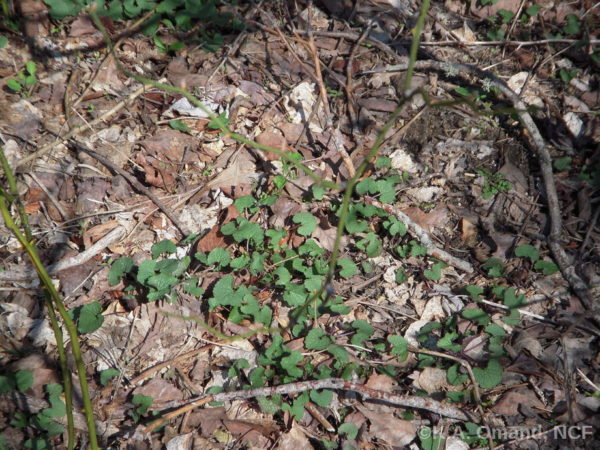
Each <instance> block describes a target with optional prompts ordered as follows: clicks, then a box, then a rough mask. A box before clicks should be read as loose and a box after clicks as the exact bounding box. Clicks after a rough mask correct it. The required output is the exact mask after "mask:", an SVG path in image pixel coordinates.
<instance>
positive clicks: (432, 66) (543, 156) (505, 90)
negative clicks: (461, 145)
mask: <svg viewBox="0 0 600 450" xmlns="http://www.w3.org/2000/svg"><path fill="white" fill-rule="evenodd" d="M407 68H408V64H398V65H394V66H389V67H386V68H385V69H384V70H385V71H386V72H394V71H398V72H400V71H404V70H406V69H407ZM415 68H416V69H419V70H437V71H442V72H445V73H451V74H454V75H458V73H459V72H465V73H468V74H470V75H473V76H475V77H477V78H478V79H479V80H481V81H484V80H488V82H489V83H490V84H491V85H492V86H494V87H496V88H497V89H499V90H500V92H501V93H502V94H503V95H504V96H505V97H506V98H508V99H509V100H510V101H511V103H512V104H513V107H514V108H515V113H516V114H517V115H518V116H519V119H520V120H521V122H522V123H523V126H524V127H525V128H526V130H527V132H528V135H529V138H530V142H531V145H532V147H533V149H534V150H535V151H536V153H537V156H538V161H539V163H540V169H541V172H542V179H543V182H544V190H545V193H546V201H547V204H548V213H549V215H550V232H549V233H548V236H547V242H548V247H549V248H550V251H551V252H552V255H553V257H554V260H555V261H556V264H557V265H558V267H559V268H560V271H561V273H562V275H563V277H564V278H565V279H566V280H567V282H568V283H569V285H570V286H571V289H573V292H575V294H576V295H577V297H578V298H579V299H580V300H581V303H582V304H583V305H584V307H585V308H586V309H588V310H590V311H591V312H592V315H593V317H594V318H595V319H596V320H597V321H600V302H598V301H596V302H594V299H593V298H592V295H591V293H590V291H589V289H588V287H587V286H586V284H585V283H584V281H583V280H582V279H581V277H580V276H579V275H578V274H577V273H576V271H575V267H574V266H573V264H572V262H571V261H570V260H569V257H568V256H567V254H566V252H565V250H564V249H563V247H562V245H561V243H560V234H561V231H562V218H561V209H560V203H559V202H558V196H557V193H556V185H555V183H554V176H553V173H552V158H551V156H550V153H549V152H548V148H547V147H546V143H545V141H544V138H543V137H542V135H541V133H540V131H539V129H538V127H537V125H536V124H535V122H534V121H533V118H532V117H531V115H530V114H529V112H528V111H527V106H526V105H525V104H524V103H523V101H522V100H521V99H520V98H519V96H518V95H517V94H516V93H515V92H514V91H513V90H512V89H510V88H509V87H508V86H507V85H506V83H505V82H504V81H502V80H500V79H499V78H497V77H496V76H495V75H494V74H492V73H489V72H486V71H484V70H481V69H479V68H478V67H474V66H471V65H468V64H460V63H450V62H442V61H418V62H417V63H416V65H415ZM379 71H381V70H379ZM368 72H373V71H368ZM368 72H363V73H368Z"/></svg>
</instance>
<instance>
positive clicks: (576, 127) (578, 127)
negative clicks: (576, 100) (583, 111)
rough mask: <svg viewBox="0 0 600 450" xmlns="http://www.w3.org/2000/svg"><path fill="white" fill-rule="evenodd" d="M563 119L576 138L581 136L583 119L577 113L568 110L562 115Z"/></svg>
mask: <svg viewBox="0 0 600 450" xmlns="http://www.w3.org/2000/svg"><path fill="white" fill-rule="evenodd" d="M563 120H564V121H565V125H566V126H567V128H568V129H569V131H570V132H571V134H572V135H573V136H575V137H576V138H577V137H579V136H581V133H583V120H581V119H580V118H579V116H578V115H577V114H575V113H574V112H568V113H566V114H565V115H564V116H563Z"/></svg>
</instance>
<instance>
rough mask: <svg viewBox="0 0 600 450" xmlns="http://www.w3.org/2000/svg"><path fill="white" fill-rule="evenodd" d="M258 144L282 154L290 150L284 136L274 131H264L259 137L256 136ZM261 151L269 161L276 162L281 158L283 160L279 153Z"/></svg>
mask: <svg viewBox="0 0 600 450" xmlns="http://www.w3.org/2000/svg"><path fill="white" fill-rule="evenodd" d="M256 142H258V143H259V144H261V145H265V146H267V147H272V148H275V149H277V150H280V151H282V152H285V151H287V150H288V146H287V142H286V140H285V137H283V136H282V135H280V134H277V133H275V132H273V131H263V132H262V133H260V134H259V135H258V136H256ZM260 151H261V152H262V154H263V156H264V157H265V158H266V159H268V160H269V161H276V160H278V159H279V158H281V156H280V155H278V154H277V153H274V152H268V151H263V150H260Z"/></svg>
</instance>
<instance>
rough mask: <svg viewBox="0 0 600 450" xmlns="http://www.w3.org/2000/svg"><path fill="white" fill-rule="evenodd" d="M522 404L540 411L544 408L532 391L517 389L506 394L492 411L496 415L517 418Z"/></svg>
mask: <svg viewBox="0 0 600 450" xmlns="http://www.w3.org/2000/svg"><path fill="white" fill-rule="evenodd" d="M522 404H525V405H529V406H531V407H537V408H540V409H541V408H544V405H543V404H542V402H540V400H539V399H538V398H537V397H536V395H535V393H534V391H533V390H532V389H528V388H517V389H513V390H510V391H508V392H507V393H506V394H504V395H503V396H502V398H501V399H500V401H499V402H497V403H496V404H495V405H494V406H493V407H492V410H493V411H494V413H496V414H501V415H506V416H516V415H517V414H519V406H520V405H522Z"/></svg>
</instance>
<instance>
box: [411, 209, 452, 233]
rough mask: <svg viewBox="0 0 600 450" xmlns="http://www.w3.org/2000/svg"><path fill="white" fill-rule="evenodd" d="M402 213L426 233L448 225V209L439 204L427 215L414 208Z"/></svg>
mask: <svg viewBox="0 0 600 450" xmlns="http://www.w3.org/2000/svg"><path fill="white" fill-rule="evenodd" d="M402 212H403V213H404V214H406V215H407V216H408V217H410V218H411V219H412V220H413V221H414V222H415V223H416V224H417V225H419V226H420V227H421V228H423V229H424V230H425V231H428V232H429V231H431V230H432V229H434V228H441V227H443V226H445V225H446V224H447V223H448V209H447V208H446V207H445V206H444V205H443V204H441V203H439V204H438V205H437V206H436V207H435V208H434V209H433V210H431V212H428V213H426V212H424V211H423V210H422V209H421V208H418V207H416V206H411V207H410V208H405V209H403V210H402Z"/></svg>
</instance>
